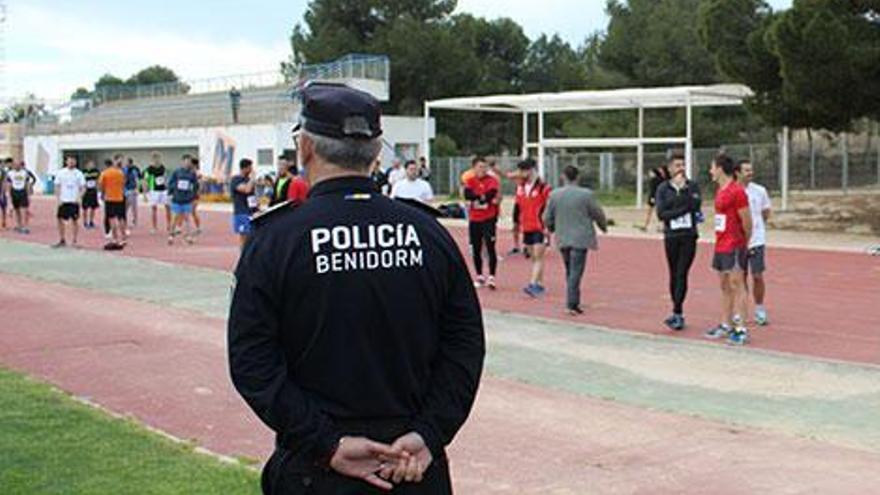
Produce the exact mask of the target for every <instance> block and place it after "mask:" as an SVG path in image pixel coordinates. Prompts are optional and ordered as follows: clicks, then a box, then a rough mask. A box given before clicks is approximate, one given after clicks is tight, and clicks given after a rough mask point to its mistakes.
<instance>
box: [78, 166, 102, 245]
mask: <svg viewBox="0 0 880 495" xmlns="http://www.w3.org/2000/svg"><path fill="white" fill-rule="evenodd" d="M100 177H101V172H99V171H98V169H97V168H95V161H94V160H91V159H89V160H86V166H85V169H84V170H83V178H84V179H85V181H86V187H85V191H84V192H83V197H82V210H83V227H84V228H86V229H94V228H95V210H97V209H98V179H99V178H100Z"/></svg>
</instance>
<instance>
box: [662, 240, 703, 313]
mask: <svg viewBox="0 0 880 495" xmlns="http://www.w3.org/2000/svg"><path fill="white" fill-rule="evenodd" d="M665 245H666V263H667V264H668V265H669V296H670V297H671V298H672V312H673V313H676V314H683V306H684V300H685V298H686V297H687V291H688V272H690V270H691V265H693V263H694V256H696V254H697V236H695V235H684V236H676V237H667V238H666V239H665Z"/></svg>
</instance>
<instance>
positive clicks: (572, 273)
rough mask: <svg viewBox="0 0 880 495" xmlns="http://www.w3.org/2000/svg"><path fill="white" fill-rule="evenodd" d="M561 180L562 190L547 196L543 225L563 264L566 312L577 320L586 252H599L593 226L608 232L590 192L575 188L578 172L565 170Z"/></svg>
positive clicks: (576, 186) (603, 218)
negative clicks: (553, 237) (548, 231)
mask: <svg viewBox="0 0 880 495" xmlns="http://www.w3.org/2000/svg"><path fill="white" fill-rule="evenodd" d="M562 176H563V177H562V178H563V180H564V181H565V186H564V187H562V188H560V189H556V190H555V191H553V192H552V193H551V194H550V200H549V201H548V203H547V210H546V211H545V212H544V224H545V225H546V226H547V228H548V229H549V230H550V232H552V233H554V234H556V244H557V246H558V247H559V250H560V252H561V253H562V260H563V261H564V262H565V279H566V285H567V297H566V312H568V314H569V315H571V316H577V315H581V314H583V313H584V310H583V309H582V308H581V278H582V277H583V275H584V268H585V267H586V265H587V251H588V250H590V249H593V250H596V249H599V244H598V242H597V241H596V230H595V229H594V228H593V224H594V223H595V224H596V226H597V227H599V230H601V231H602V232H608V222H607V221H606V219H605V212H604V211H602V207H601V206H599V202H598V201H597V200H596V197H595V196H593V191H591V190H589V189H587V188H586V187H581V186H578V184H577V177H578V169H577V168H575V167H573V166H568V167H565V170H563V172H562Z"/></svg>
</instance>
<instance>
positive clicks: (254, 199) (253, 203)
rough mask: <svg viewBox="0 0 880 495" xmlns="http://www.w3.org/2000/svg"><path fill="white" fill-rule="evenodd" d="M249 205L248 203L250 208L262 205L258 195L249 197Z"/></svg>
mask: <svg viewBox="0 0 880 495" xmlns="http://www.w3.org/2000/svg"><path fill="white" fill-rule="evenodd" d="M247 205H248V208H256V207H257V206H259V205H260V203H259V201H258V200H257V197H256V196H248V197H247Z"/></svg>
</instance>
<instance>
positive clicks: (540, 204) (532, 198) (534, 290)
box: [516, 158, 550, 297]
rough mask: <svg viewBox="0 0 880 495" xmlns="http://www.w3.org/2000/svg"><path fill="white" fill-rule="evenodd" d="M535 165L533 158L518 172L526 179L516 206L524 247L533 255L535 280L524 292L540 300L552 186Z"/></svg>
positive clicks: (521, 163)
mask: <svg viewBox="0 0 880 495" xmlns="http://www.w3.org/2000/svg"><path fill="white" fill-rule="evenodd" d="M536 167H537V166H536V164H535V161H534V160H532V159H531V158H529V159H526V160H523V161H521V162H520V163H519V164H518V165H517V168H518V169H519V170H520V173H521V175H522V176H523V179H524V180H523V183H522V184H521V185H519V186H518V187H517V188H516V204H517V205H518V206H519V220H520V226H521V228H522V235H523V244H524V245H525V246H526V249H529V250H530V252H531V255H532V276H531V279H530V281H529V285H527V286H525V287H524V288H523V292H525V293H526V294H528V295H529V296H531V297H538V296H540V295H543V294H544V292H546V289H545V288H544V285H543V281H544V253H545V251H546V250H547V245H546V244H545V242H544V241H545V240H547V237H546V236H545V235H544V221H543V219H542V217H543V215H544V208H545V207H546V206H547V198H548V197H549V196H550V186H548V185H547V184H545V183H544V181H542V180H541V178H540V177H539V176H538V172H537V169H536Z"/></svg>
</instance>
